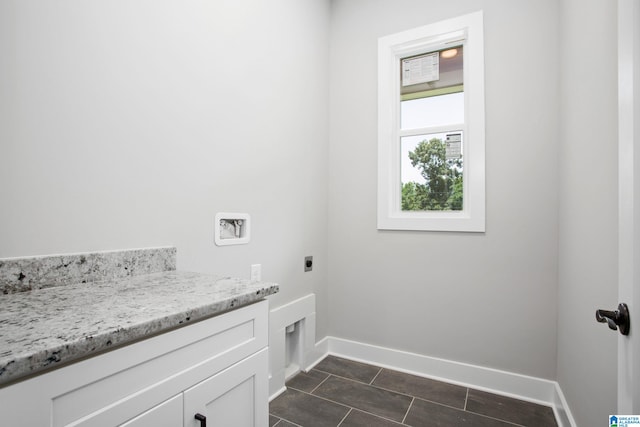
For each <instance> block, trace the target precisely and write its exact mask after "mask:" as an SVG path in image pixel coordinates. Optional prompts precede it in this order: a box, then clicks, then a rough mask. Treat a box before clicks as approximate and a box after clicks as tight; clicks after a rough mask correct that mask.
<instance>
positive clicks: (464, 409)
mask: <svg viewBox="0 0 640 427" xmlns="http://www.w3.org/2000/svg"><path fill="white" fill-rule="evenodd" d="M468 401H469V387H467V394H465V396H464V408H462V410H463V411H466V410H467V402H468Z"/></svg>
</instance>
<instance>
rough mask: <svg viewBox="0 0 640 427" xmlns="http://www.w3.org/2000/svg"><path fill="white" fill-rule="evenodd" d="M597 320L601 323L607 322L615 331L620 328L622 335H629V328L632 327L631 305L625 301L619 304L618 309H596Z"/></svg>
mask: <svg viewBox="0 0 640 427" xmlns="http://www.w3.org/2000/svg"><path fill="white" fill-rule="evenodd" d="M596 320H597V321H598V322H600V323H604V322H607V324H608V325H609V329H612V330H614V331H616V330H618V328H620V333H621V334H622V335H629V329H630V328H631V325H630V319H629V307H627V304H625V303H620V304H618V309H617V310H616V311H609V310H596Z"/></svg>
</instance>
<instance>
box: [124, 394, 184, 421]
mask: <svg viewBox="0 0 640 427" xmlns="http://www.w3.org/2000/svg"><path fill="white" fill-rule="evenodd" d="M180 425H182V394H179V395H178V396H175V397H173V398H171V399H169V400H167V401H166V402H163V403H161V404H159V405H158V406H156V407H155V408H151V409H149V410H148V411H147V412H145V413H143V414H140V415H139V416H137V417H135V418H134V419H132V420H131V421H127V422H126V423H124V424H122V425H121V427H149V426H153V427H176V426H180Z"/></svg>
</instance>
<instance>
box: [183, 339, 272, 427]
mask: <svg viewBox="0 0 640 427" xmlns="http://www.w3.org/2000/svg"><path fill="white" fill-rule="evenodd" d="M267 356H268V352H267V349H266V348H265V349H263V350H261V351H259V352H257V353H255V354H254V355H252V356H249V357H247V358H246V359H244V360H242V361H240V362H238V363H236V364H235V365H233V366H231V367H229V368H227V369H225V370H224V371H222V372H220V373H219V374H217V375H214V376H212V377H210V378H208V379H206V380H204V381H203V382H201V383H200V384H198V385H196V386H194V387H191V388H190V389H188V390H187V391H185V393H184V426H185V427H199V426H200V421H198V420H196V419H195V415H196V414H200V415H203V416H205V417H206V422H207V427H228V426H234V427H267V425H268V422H269V408H268V406H269V395H268V393H269V392H268V384H267V382H268V378H267V377H268V372H267V371H268V367H267V364H268V357H267Z"/></svg>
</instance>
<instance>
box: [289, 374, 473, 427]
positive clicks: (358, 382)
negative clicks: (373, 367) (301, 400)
mask: <svg viewBox="0 0 640 427" xmlns="http://www.w3.org/2000/svg"><path fill="white" fill-rule="evenodd" d="M322 372H325V371H322ZM325 373H326V374H329V377H331V376H333V377H335V378H339V379H341V380H345V381H351V382H354V383H357V384H362V385H364V386H367V387H373V388H377V389H379V390H384V391H388V392H390V393H394V394H397V395H399V396H404V397H410V398H411V399H419V400H422V401H424V402H429V403H433V404H436V405H440V406H444V407H446V408H451V409H456V410H458V411H464V409H463V408H459V407H457V406H451V405H447V404H446V403H442V402H438V401H436V400H429V399H425V398H422V397H418V396H414V395H412V394H408V393H405V392H402V391H398V390H394V389H391V388H386V387H381V386H379V385H376V384H367V383H364V382H362V381H359V380H354V379H352V378H347V377H341V376H340V375H336V374H332V373H330V372H325ZM329 377H327V378H325V379H324V380H323V381H322V383H324V382H325V381H327V380H328V379H329ZM322 383H320V384H318V386H317V387H316V388H314V389H313V390H312V391H310V392H307V391H304V390H300V389H298V388H295V387H290V386H289V387H290V388H293V389H294V390H298V391H301V392H303V393H307V394H310V395H312V396H316V397H322V396H318V395H317V394H313V393H314V392H315V391H316V390H317V389H318V387H320V386H321V385H322ZM327 400H329V399H327ZM465 403H466V402H465ZM342 405H344V404H342ZM356 409H358V408H356ZM358 410H359V411H363V412H367V411H364V410H362V409H358ZM374 415H375V414H374ZM378 416H379V415H378ZM383 418H384V417H383Z"/></svg>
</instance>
